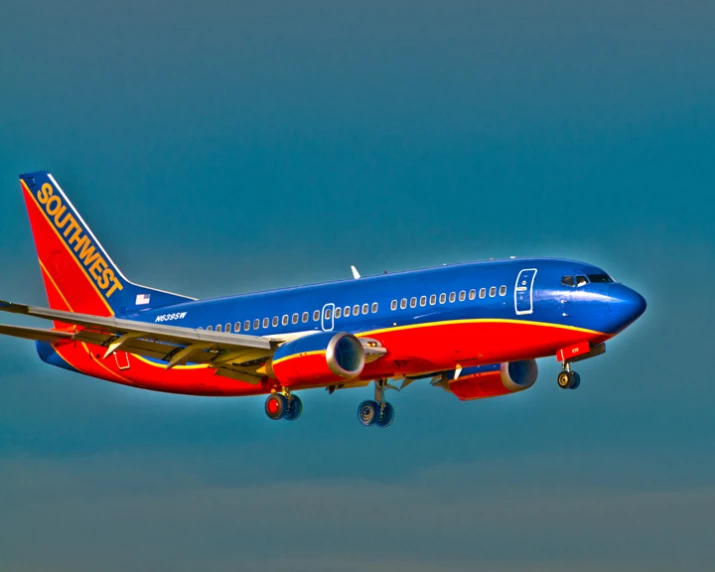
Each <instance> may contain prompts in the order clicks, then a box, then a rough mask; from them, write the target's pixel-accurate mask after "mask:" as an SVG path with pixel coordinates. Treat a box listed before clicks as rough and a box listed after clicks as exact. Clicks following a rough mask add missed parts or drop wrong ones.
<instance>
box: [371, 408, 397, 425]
mask: <svg viewBox="0 0 715 572" xmlns="http://www.w3.org/2000/svg"><path fill="white" fill-rule="evenodd" d="M394 420H395V408H394V407H393V406H392V404H391V403H387V402H385V406H384V407H383V408H381V409H379V410H378V418H377V421H376V422H375V425H377V426H378V427H381V428H383V429H384V428H385V427H389V426H390V425H392V422H393V421H394Z"/></svg>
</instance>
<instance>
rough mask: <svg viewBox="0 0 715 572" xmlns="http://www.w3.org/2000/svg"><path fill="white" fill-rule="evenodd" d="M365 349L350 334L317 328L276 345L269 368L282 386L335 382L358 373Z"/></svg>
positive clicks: (356, 375) (366, 349)
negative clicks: (312, 331)
mask: <svg viewBox="0 0 715 572" xmlns="http://www.w3.org/2000/svg"><path fill="white" fill-rule="evenodd" d="M368 350H370V351H372V348H369V347H368V348H366V347H364V346H363V343H362V342H361V341H360V340H359V339H358V338H356V337H355V336H353V335H352V334H347V333H337V334H336V333H333V332H320V333H317V334H311V335H308V336H304V337H302V338H298V339H297V340H293V341H291V342H287V343H285V344H283V345H282V346H280V347H279V348H278V349H277V350H276V352H275V354H273V360H272V363H271V368H272V370H273V375H274V377H275V378H276V379H277V380H278V381H280V383H281V385H283V386H285V387H290V386H293V385H300V384H306V385H312V384H321V383H330V382H339V381H344V380H347V379H353V378H355V377H358V376H359V375H360V374H361V373H362V370H363V368H364V367H365V361H366V351H368Z"/></svg>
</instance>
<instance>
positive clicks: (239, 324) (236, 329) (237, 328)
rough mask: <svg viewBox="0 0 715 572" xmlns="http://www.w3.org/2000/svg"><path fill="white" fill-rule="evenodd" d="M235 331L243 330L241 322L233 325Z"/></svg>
mask: <svg viewBox="0 0 715 572" xmlns="http://www.w3.org/2000/svg"><path fill="white" fill-rule="evenodd" d="M233 331H234V332H236V333H238V332H240V331H241V322H236V323H235V324H234V325H233Z"/></svg>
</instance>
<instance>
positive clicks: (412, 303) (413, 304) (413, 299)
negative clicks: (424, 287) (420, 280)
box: [410, 298, 417, 308]
mask: <svg viewBox="0 0 715 572" xmlns="http://www.w3.org/2000/svg"><path fill="white" fill-rule="evenodd" d="M416 306H417V298H410V308H415V307H416Z"/></svg>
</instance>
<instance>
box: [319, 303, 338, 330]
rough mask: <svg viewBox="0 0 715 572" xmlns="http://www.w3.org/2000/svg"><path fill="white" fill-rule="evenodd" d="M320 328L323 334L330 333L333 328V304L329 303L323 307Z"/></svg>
mask: <svg viewBox="0 0 715 572" xmlns="http://www.w3.org/2000/svg"><path fill="white" fill-rule="evenodd" d="M321 326H322V328H323V331H324V332H332V331H333V328H334V327H335V304H333V303H330V304H326V305H325V306H323V314H322V319H321Z"/></svg>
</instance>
